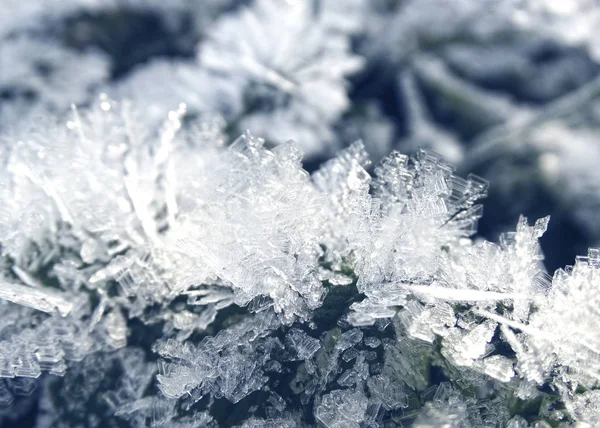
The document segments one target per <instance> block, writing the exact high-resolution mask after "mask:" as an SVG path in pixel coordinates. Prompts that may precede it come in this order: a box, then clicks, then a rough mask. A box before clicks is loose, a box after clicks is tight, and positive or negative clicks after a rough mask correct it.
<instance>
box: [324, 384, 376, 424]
mask: <svg viewBox="0 0 600 428" xmlns="http://www.w3.org/2000/svg"><path fill="white" fill-rule="evenodd" d="M367 405H368V400H367V398H366V397H365V396H364V395H363V394H361V393H360V392H352V391H349V390H339V389H338V390H335V391H331V392H330V393H329V394H327V395H324V396H323V401H322V402H321V404H320V405H319V407H317V410H316V412H315V416H316V417H317V419H318V420H319V421H320V422H321V423H322V424H323V425H324V426H326V427H327V428H343V427H349V428H358V427H360V426H361V425H360V424H361V422H363V421H364V419H365V413H366V411H367Z"/></svg>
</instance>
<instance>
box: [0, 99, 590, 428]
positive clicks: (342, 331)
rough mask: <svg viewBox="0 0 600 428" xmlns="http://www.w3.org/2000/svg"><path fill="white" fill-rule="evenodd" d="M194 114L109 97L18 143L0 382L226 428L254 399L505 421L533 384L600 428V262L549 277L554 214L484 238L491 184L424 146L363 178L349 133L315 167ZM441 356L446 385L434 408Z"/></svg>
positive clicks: (145, 416) (361, 415) (580, 263)
mask: <svg viewBox="0 0 600 428" xmlns="http://www.w3.org/2000/svg"><path fill="white" fill-rule="evenodd" d="M184 115H185V108H184V106H180V107H179V109H178V110H173V111H171V112H170V113H169V114H168V116H167V118H166V120H165V121H164V122H163V123H162V125H156V124H155V122H154V121H150V123H154V124H155V125H149V124H148V122H146V121H145V120H143V119H140V116H138V115H137V113H136V108H135V107H134V106H133V105H132V104H128V103H127V102H123V103H117V102H114V101H111V100H109V99H108V98H107V97H106V96H102V97H101V99H100V100H99V103H98V105H97V106H96V107H95V108H91V109H83V110H74V112H73V114H72V116H70V118H69V120H68V121H67V122H66V123H62V124H61V123H59V124H58V125H57V124H51V125H49V126H47V127H45V126H44V124H39V125H38V128H37V130H35V127H34V130H33V131H29V132H28V131H27V130H23V131H22V132H21V133H20V134H7V135H6V136H5V137H3V138H4V139H5V140H6V141H9V142H11V144H10V145H7V146H6V148H5V149H4V150H3V151H2V152H1V153H0V156H1V159H2V163H3V165H5V166H6V167H5V168H4V169H3V170H2V172H1V180H0V198H1V199H0V201H1V202H2V204H0V241H1V242H2V255H3V259H2V262H3V265H2V271H1V272H2V281H0V298H2V299H3V300H2V301H1V302H0V305H1V309H2V313H3V316H2V317H0V377H6V378H14V377H17V378H19V377H25V378H36V379H37V380H35V381H32V382H36V383H35V385H39V386H40V388H41V390H42V391H48V390H49V388H51V387H54V386H52V385H58V384H59V383H60V382H66V383H67V384H69V383H77V382H75V381H74V380H73V378H71V377H70V376H73V377H75V378H76V376H78V375H80V374H82V373H85V374H90V373H91V374H93V375H94V376H95V377H93V379H92V380H93V382H91V383H90V385H89V386H81V388H82V392H81V394H80V398H81V399H79V398H78V401H77V402H76V403H74V404H73V407H72V409H71V410H72V411H73V412H78V410H77V409H81V408H85V407H86V406H87V405H89V404H88V402H90V400H96V399H97V397H96V396H97V395H98V394H100V391H101V392H102V394H101V395H102V400H103V401H102V402H103V403H104V404H103V405H105V406H108V408H109V411H110V414H111V416H114V417H115V418H119V420H122V421H124V422H127V423H131V424H132V425H138V426H144V425H149V424H150V426H160V425H161V424H163V425H165V424H172V425H173V426H181V427H186V426H193V423H194V418H197V421H202V423H204V424H205V425H206V426H211V425H212V426H218V424H219V423H221V422H222V419H223V417H222V416H219V415H218V414H217V413H218V412H216V411H215V408H216V407H218V406H219V405H221V404H222V403H224V402H225V401H226V402H227V404H226V405H227V406H229V405H231V406H233V405H236V404H238V405H239V403H242V402H244V400H246V402H248V401H251V400H254V399H256V400H259V402H260V403H261V404H260V406H262V407H260V409H261V411H264V412H263V413H261V412H259V411H258V410H257V409H253V410H248V415H247V416H248V418H247V421H246V426H266V427H268V426H273V425H274V424H275V426H276V424H277V423H279V424H280V426H294V425H293V424H292V421H294V420H295V419H294V418H295V416H296V413H295V412H296V411H297V410H298V409H297V408H295V407H293V406H295V405H296V404H297V402H300V403H302V406H304V407H303V408H304V409H309V408H310V409H312V412H313V413H314V414H312V413H311V414H310V418H313V420H316V421H318V423H320V424H322V425H324V426H329V427H346V426H357V427H359V426H379V424H380V422H381V421H382V419H384V418H388V419H389V420H392V419H393V418H396V417H399V418H401V419H402V418H403V420H407V421H415V423H416V424H417V426H419V424H420V426H435V425H436V424H439V423H441V421H444V420H446V422H447V423H448V424H450V425H451V426H469V425H471V426H491V425H493V424H492V423H491V421H494V420H495V421H504V422H508V420H509V410H508V407H509V404H508V403H509V402H510V400H511V399H513V398H514V397H516V398H518V399H528V398H532V397H546V396H547V395H549V394H546V393H545V392H543V391H540V390H538V389H537V386H539V387H540V389H541V388H542V386H548V387H549V388H550V389H551V390H553V391H555V392H557V393H558V394H554V395H555V397H554V398H553V399H554V400H555V401H557V402H560V403H561V405H563V404H564V409H562V408H561V409H554V408H550V407H551V406H550V405H548V406H546V407H547V408H548V409H549V410H548V409H546V410H544V411H547V412H548V413H549V414H550V415H551V416H552V417H553V418H554V419H560V418H570V419H573V420H576V419H581V420H589V421H594V420H595V419H594V418H596V414H595V413H593V412H586V411H584V409H585V406H586V404H585V403H588V402H589V403H592V405H593V403H595V401H597V400H596V397H595V395H594V394H595V393H594V391H595V389H593V388H595V387H596V385H597V382H598V380H600V379H599V376H600V374H599V373H600V368H599V366H598V363H597V360H598V347H599V345H598V343H597V342H598V335H597V331H598V328H597V327H598V326H597V325H596V324H598V316H597V311H596V309H595V308H596V306H598V305H597V303H598V302H597V296H596V294H597V293H595V291H596V289H597V286H598V269H599V267H600V261H599V260H600V256H599V251H598V250H594V249H592V250H590V253H589V255H588V257H583V258H578V259H577V261H576V264H575V266H574V267H573V268H567V269H566V270H564V271H562V270H559V271H558V272H557V273H556V274H555V277H554V279H553V280H552V281H550V278H549V276H548V275H547V274H546V272H545V270H544V268H543V266H542V265H541V261H542V254H541V251H540V248H539V244H538V239H539V238H540V237H541V236H542V234H543V233H544V231H545V230H546V227H547V223H548V219H547V218H544V219H541V220H538V221H537V222H536V223H535V224H534V225H533V226H530V225H528V223H527V221H526V220H525V219H524V218H521V219H520V220H519V223H518V224H517V228H516V231H515V232H514V233H508V234H505V235H503V236H502V237H501V238H500V243H499V244H498V245H496V244H491V243H489V242H485V241H476V240H473V239H472V235H473V234H474V232H475V226H476V222H477V220H478V218H479V216H480V215H481V209H480V207H479V206H478V205H476V204H475V203H476V201H477V200H478V199H480V198H481V197H483V196H484V195H485V192H486V189H487V184H486V183H485V182H484V181H482V180H481V179H479V178H478V177H476V176H469V177H468V178H467V179H462V178H460V177H458V176H456V175H455V173H454V170H453V168H452V167H451V166H449V165H448V164H447V163H446V162H444V161H443V159H442V158H441V157H440V156H438V155H436V154H434V153H433V152H431V151H428V150H422V151H418V152H417V153H416V155H415V156H413V157H410V158H409V157H407V156H404V155H401V154H399V153H396V152H394V153H392V154H391V155H389V156H388V157H386V158H384V159H383V161H382V162H381V163H380V164H379V165H378V166H376V167H375V169H374V173H373V175H372V176H371V175H370V174H369V173H368V172H367V170H366V168H367V167H368V163H369V162H368V159H367V155H366V152H365V150H364V147H363V145H362V144H361V143H355V144H354V145H352V146H350V147H349V148H348V149H347V150H345V151H344V152H342V153H340V155H339V156H338V157H337V158H335V159H333V160H331V161H329V162H327V163H326V164H324V165H323V166H322V168H321V169H320V170H318V171H317V172H315V173H314V174H313V175H312V176H310V175H309V174H308V173H307V172H306V171H304V170H303V169H302V164H301V160H302V154H301V152H300V150H299V149H298V147H297V146H296V144H295V143H293V142H289V143H285V144H280V145H278V146H276V147H275V148H274V149H272V150H269V149H267V148H266V147H265V142H264V141H263V140H262V139H260V138H256V137H254V136H252V134H250V133H249V132H248V133H245V134H244V135H242V136H241V137H240V138H239V139H237V140H235V141H234V142H233V143H231V144H230V145H229V146H225V137H224V135H223V127H224V124H223V121H222V120H220V119H219V118H215V117H209V116H201V117H199V118H198V122H197V123H195V124H194V123H192V124H191V126H190V127H189V129H188V128H185V123H184ZM182 128H184V129H182ZM65 165H68V168H67V167H66V166H65ZM332 302H333V303H332ZM573 307H577V308H578V309H580V310H579V311H573V310H572V308H573ZM140 331H143V332H146V333H148V334H149V335H150V336H151V337H150V338H148V337H145V336H144V335H143V334H139V336H138V333H139V332H140ZM132 341H133V342H134V343H135V342H136V341H146V342H145V343H147V342H150V343H151V344H152V345H150V344H149V343H148V345H147V347H148V349H145V350H138V351H136V350H135V348H134V347H133V346H132V345H131V344H130V343H131V342H132ZM128 343H129V344H130V345H128ZM151 347H152V350H153V351H154V352H155V353H156V354H158V355H159V356H160V360H159V363H158V373H157V374H156V373H155V371H156V369H155V366H154V365H153V364H150V363H146V361H147V360H148V358H149V356H148V355H146V352H149V349H150V348H151ZM510 348H512V350H511V349H510ZM140 362H143V364H139V363H140ZM94 365H95V366H96V367H92V366H94ZM67 366H69V367H67ZM114 367H116V368H117V369H118V370H121V371H123V372H126V373H127V375H123V376H120V377H119V378H118V379H119V381H118V382H116V384H114V385H113V384H109V383H110V382H109V380H108V379H103V378H102V373H106V372H108V371H109V370H111V369H112V368H114ZM432 367H436V370H438V371H441V372H443V376H445V378H447V379H450V380H451V381H452V386H449V385H446V384H442V385H440V386H438V387H437V389H435V391H437V392H436V393H435V396H434V397H433V399H429V398H430V397H429V395H428V394H429V393H430V392H431V393H432V391H433V390H428V389H427V387H428V384H429V383H430V377H432V376H433V375H432V372H433V369H432ZM71 368H73V373H71V371H69V370H70V369H71ZM44 371H47V372H50V373H52V374H57V375H64V376H66V378H64V380H56V379H55V378H50V379H53V380H52V381H49V380H46V379H47V378H46V377H45V376H41V374H42V372H44ZM282 378H285V382H284V383H285V385H281V383H280V382H281V380H280V379H282ZM455 379H456V380H455ZM154 380H156V381H157V385H156V387H157V388H158V389H157V390H156V389H153V388H154ZM47 382H50V383H49V384H48V383H47ZM54 382H59V383H56V384H55V383H54ZM536 384H537V386H536ZM490 385H493V386H494V388H495V389H494V391H498V396H496V397H488V398H480V399H477V400H476V399H475V398H474V397H472V396H470V395H468V394H466V393H465V392H464V391H469V390H476V391H477V393H481V394H483V393H485V392H486V391H488V389H489V388H492V387H491V386H490ZM496 385H501V386H500V387H497V388H496ZM280 388H286V390H287V388H289V391H290V394H292V395H293V396H294V397H293V398H290V397H288V396H283V395H285V394H282V393H281V389H280ZM486 388H488V389H486ZM580 388H584V391H581V389H580ZM428 391H429V392H428ZM458 391H460V393H459V392H458ZM2 394H3V392H2V390H1V389H0V398H1V397H4V396H3V395H2ZM42 394H50V393H49V392H43V393H42ZM536 394H537V395H536ZM543 394H546V395H543ZM4 395H5V396H6V397H5V398H2V399H3V400H4V401H5V402H7V403H9V402H11V401H10V398H9V396H8V394H4ZM14 396H15V395H14V394H12V393H11V395H10V397H12V399H13V400H14ZM92 397H93V398H92ZM557 397H558V398H557ZM545 399H547V400H549V399H548V398H545ZM260 400H262V401H260ZM423 402H426V403H428V404H425V406H424V407H423V409H422V410H421V411H420V412H419V409H420V407H421V403H423ZM215 403H219V404H215ZM11 405H12V404H11ZM192 406H194V407H193V408H192ZM213 406H214V407H213ZM42 407H43V408H44V409H46V410H47V419H46V420H47V421H54V420H55V419H53V418H55V417H56V418H57V419H56V420H58V419H60V418H61V415H60V414H58V410H56V409H55V407H56V406H55V403H51V402H47V401H44V402H43V405H42ZM58 407H59V408H60V406H58ZM592 407H593V406H592ZM46 410H45V411H46ZM302 412H304V410H303V411H302ZM90 418H91V416H90ZM298 418H299V419H298V420H300V421H302V422H301V423H304V422H305V421H306V420H307V419H310V418H308V417H307V415H305V414H302V415H298ZM275 421H279V422H275ZM504 422H502V423H504ZM513 422H515V423H517V422H518V421H517V420H513ZM235 423H237V421H236V422H235ZM239 423H240V424H243V422H241V421H240V422H239ZM48 424H50V425H51V423H50V422H49V423H48ZM242 426H243V425H242Z"/></svg>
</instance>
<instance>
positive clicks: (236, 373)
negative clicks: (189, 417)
mask: <svg viewBox="0 0 600 428" xmlns="http://www.w3.org/2000/svg"><path fill="white" fill-rule="evenodd" d="M276 326H277V321H276V318H275V317H274V316H273V314H272V313H269V312H267V313H266V314H259V315H257V316H255V317H253V318H251V319H249V320H248V321H246V322H243V323H241V324H239V325H236V326H235V327H232V328H230V329H227V330H222V331H221V332H220V333H219V334H218V335H217V336H215V337H207V338H205V339H204V340H203V341H202V342H201V343H200V344H199V345H198V346H197V347H195V346H193V345H190V344H184V345H182V344H180V343H177V342H175V341H172V340H170V341H167V342H165V343H160V344H158V345H157V346H156V352H158V353H159V354H160V355H161V356H163V357H165V358H167V359H168V360H172V361H173V362H166V361H163V362H162V363H161V364H160V365H159V375H158V376H157V380H158V385H159V388H160V389H161V391H162V392H163V393H164V394H165V396H167V397H169V398H178V397H181V396H182V395H184V394H190V395H191V396H192V397H194V399H195V400H199V399H200V398H202V397H203V396H204V395H206V394H210V395H212V396H216V397H225V398H227V399H228V400H230V401H231V402H233V403H237V402H238V401H240V400H241V399H242V398H244V397H245V396H246V395H248V394H249V393H251V392H252V391H256V390H258V389H260V388H261V387H262V386H263V384H264V383H265V382H266V380H267V378H266V376H265V373H264V371H263V366H264V365H265V363H266V362H267V361H268V360H269V359H270V350H275V349H276V348H277V347H278V345H279V344H278V342H277V341H276V340H275V339H274V338H269V337H265V336H266V335H267V334H268V333H269V331H270V330H272V329H273V328H275V327H276ZM259 344H260V346H259Z"/></svg>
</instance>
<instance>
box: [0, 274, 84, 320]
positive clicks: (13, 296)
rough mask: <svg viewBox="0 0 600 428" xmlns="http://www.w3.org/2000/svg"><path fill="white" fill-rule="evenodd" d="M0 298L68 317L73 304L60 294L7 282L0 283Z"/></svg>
mask: <svg viewBox="0 0 600 428" xmlns="http://www.w3.org/2000/svg"><path fill="white" fill-rule="evenodd" d="M0 298H2V299H6V300H8V301H11V302H14V303H17V304H19V305H24V306H28V307H30V308H33V309H37V310H39V311H43V312H48V313H54V312H58V313H59V314H60V315H62V316H66V315H68V314H69V312H71V309H72V308H73V302H70V301H69V300H68V297H67V295H64V294H61V293H60V292H57V291H54V290H50V289H47V288H32V287H27V286H25V285H20V284H14V283H9V282H1V283H0Z"/></svg>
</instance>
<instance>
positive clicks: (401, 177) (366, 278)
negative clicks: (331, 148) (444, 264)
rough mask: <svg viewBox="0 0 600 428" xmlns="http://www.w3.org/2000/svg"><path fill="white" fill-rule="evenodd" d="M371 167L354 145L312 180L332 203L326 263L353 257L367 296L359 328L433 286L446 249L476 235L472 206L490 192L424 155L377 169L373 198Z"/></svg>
mask: <svg viewBox="0 0 600 428" xmlns="http://www.w3.org/2000/svg"><path fill="white" fill-rule="evenodd" d="M365 162H366V154H365V153H364V149H363V148H362V145H354V146H352V147H351V148H350V149H348V150H347V151H346V152H345V153H344V154H342V155H341V156H340V157H338V158H337V159H335V160H333V161H331V162H329V163H328V164H326V165H325V166H324V167H323V168H322V169H321V170H320V171H318V172H317V173H316V174H315V176H314V181H315V184H316V185H317V186H318V187H319V188H320V189H321V190H322V191H325V192H327V193H328V194H329V198H330V203H329V206H330V212H329V214H330V215H331V219H330V220H329V224H330V225H331V232H330V234H331V236H332V237H333V238H332V240H331V242H328V241H325V242H324V244H325V246H326V248H327V249H328V250H329V255H328V257H329V258H330V259H331V261H332V262H334V263H335V264H336V265H339V264H340V263H342V260H343V259H344V258H347V257H348V255H349V254H350V253H352V260H351V261H348V263H351V264H352V265H353V268H354V271H355V273H356V274H357V276H358V284H357V286H358V289H359V291H360V292H362V293H364V294H365V295H366V296H367V299H366V300H364V301H363V302H361V303H359V304H356V305H355V309H356V312H357V313H356V314H354V315H353V316H352V317H353V320H354V322H356V323H358V324H369V323H370V324H372V323H373V322H374V321H375V320H376V319H377V317H379V316H380V317H384V318H385V317H390V316H391V315H390V313H389V311H386V310H385V308H386V307H392V306H400V305H403V304H405V303H406V296H407V295H408V294H410V293H411V291H412V290H411V285H413V284H415V285H419V284H427V285H430V283H431V282H432V281H433V279H434V277H435V274H436V273H437V266H438V261H437V259H438V257H439V256H440V255H441V252H440V248H443V247H446V246H454V245H456V243H457V242H459V241H460V239H461V238H466V237H469V236H470V235H471V234H472V233H473V232H474V230H475V227H476V221H477V219H478V218H479V217H480V215H481V207H480V206H478V205H474V202H475V201H476V200H477V199H479V198H481V197H483V196H485V191H486V188H487V183H485V182H484V181H482V180H481V179H480V178H478V177H475V176H469V178H468V179H467V180H465V179H462V178H460V177H457V176H455V175H453V173H452V168H451V167H450V166H449V165H447V164H446V163H444V162H443V161H442V160H441V158H439V157H438V156H436V155H435V154H433V153H432V152H428V151H420V152H418V153H417V156H416V157H414V158H413V159H411V160H410V162H409V158H408V157H406V156H404V155H401V154H399V153H392V154H391V155H390V156H388V157H387V158H385V159H384V160H383V161H382V163H381V165H380V166H378V167H376V168H375V178H374V181H373V185H372V188H373V196H371V195H369V193H368V192H369V184H370V182H371V178H370V177H369V174H368V173H367V172H366V171H365V170H364V168H363V165H365ZM338 247H339V248H338ZM376 308H379V309H376ZM363 309H364V310H363ZM378 311H382V312H381V315H379V316H378V315H377V312H378ZM367 314H370V315H367Z"/></svg>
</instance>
